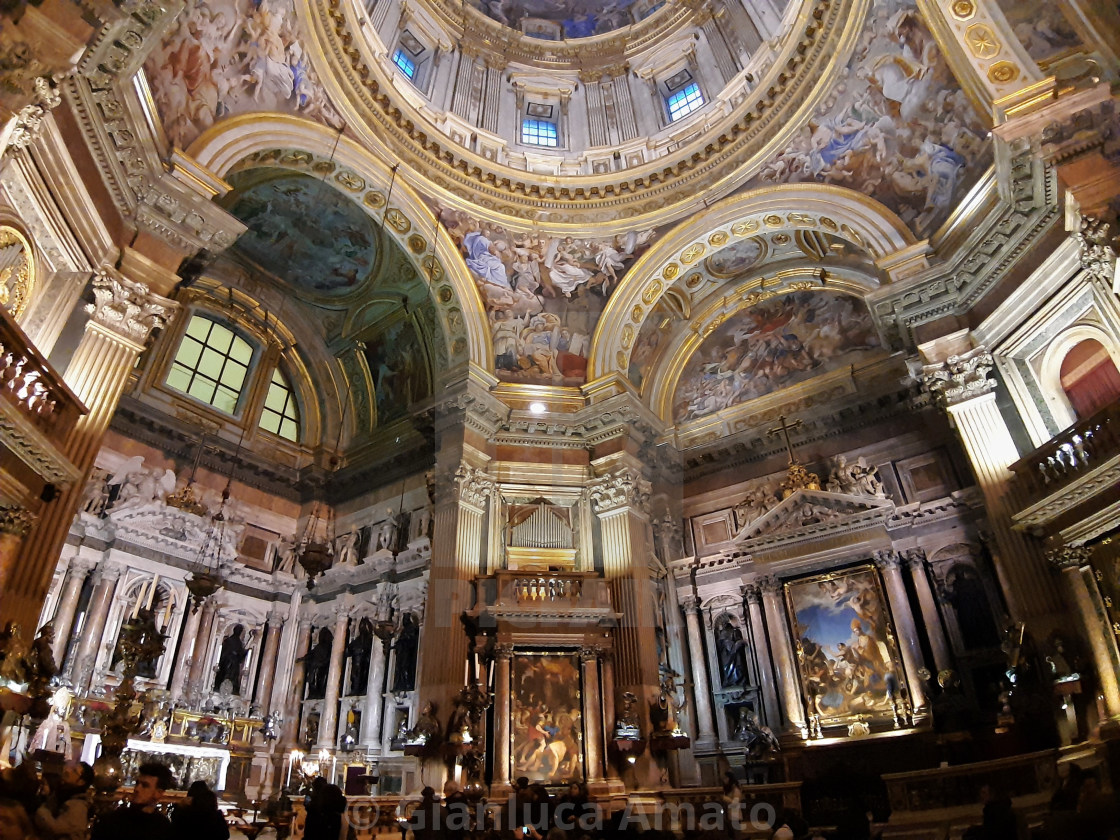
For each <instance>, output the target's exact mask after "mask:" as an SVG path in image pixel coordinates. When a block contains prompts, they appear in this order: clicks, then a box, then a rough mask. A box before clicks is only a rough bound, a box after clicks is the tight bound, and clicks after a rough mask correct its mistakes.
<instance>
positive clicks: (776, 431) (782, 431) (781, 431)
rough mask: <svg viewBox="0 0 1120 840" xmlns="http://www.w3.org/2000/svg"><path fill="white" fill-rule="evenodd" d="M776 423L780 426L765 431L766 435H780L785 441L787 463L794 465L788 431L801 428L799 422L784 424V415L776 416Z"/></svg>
mask: <svg viewBox="0 0 1120 840" xmlns="http://www.w3.org/2000/svg"><path fill="white" fill-rule="evenodd" d="M778 422H779V423H781V424H782V425H780V426H775V427H774V428H773V429H767V430H766V434H767V435H768V436H769V437H776V436H777V435H782V436H783V437H784V438H785V439H786V452H788V453H789V462H790V463H791V464H793V463H796V461H794V458H793V444H792V443H790V442H789V432H790V429H796V428H799V427H800V426H801V421H800V420H794V421H793V422H792V423H786V416H785V415H784V414H780V415H778Z"/></svg>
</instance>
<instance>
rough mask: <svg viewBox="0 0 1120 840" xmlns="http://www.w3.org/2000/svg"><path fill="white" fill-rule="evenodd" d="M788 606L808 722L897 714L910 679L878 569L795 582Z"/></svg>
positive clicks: (831, 722) (857, 569)
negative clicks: (898, 702) (896, 707)
mask: <svg viewBox="0 0 1120 840" xmlns="http://www.w3.org/2000/svg"><path fill="white" fill-rule="evenodd" d="M786 603H787V606H788V608H789V615H790V624H791V625H792V627H793V632H794V646H795V649H796V651H797V658H798V662H799V665H800V673H801V689H802V692H803V694H804V696H805V701H806V702H805V706H806V711H807V713H808V714H809V717H810V719H811V720H812V719H814V718H815V720H816V722H817V723H819V725H820V726H825V727H826V726H833V725H846V724H848V723H851V722H853V721H855V720H856V719H857V718H861V717H862V718H864V719H874V718H884V717H886V718H889V717H891V716H892V713H893V706H894V701H895V699H896V698H897V697H898V696H899V692H900V691H901V689H902V687H903V686H904V685H905V676H904V675H903V671H902V665H901V658H900V657H899V654H898V646H897V644H896V642H895V633H894V628H893V626H892V624H891V619H890V614H889V613H888V611H887V605H886V601H885V599H884V597H883V590H882V586H881V583H880V579H879V573H878V571H877V570H876V569H875V567H874V566H872V565H870V564H868V565H864V566H857V567H855V568H852V569H845V570H844V571H839V572H830V573H828V574H824V575H816V576H814V577H811V578H806V579H802V580H797V581H792V582H790V583H788V584H786Z"/></svg>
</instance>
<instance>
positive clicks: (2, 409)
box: [0, 309, 87, 493]
mask: <svg viewBox="0 0 1120 840" xmlns="http://www.w3.org/2000/svg"><path fill="white" fill-rule="evenodd" d="M86 411H87V409H86V407H85V406H84V405H82V403H81V401H80V400H79V399H78V398H77V397H76V396H75V395H74V392H73V391H71V390H70V389H69V388H68V387H67V385H66V383H65V382H63V380H62V377H61V376H60V375H59V374H58V373H57V372H56V371H55V370H54V368H53V367H51V365H50V363H49V362H47V360H46V358H45V357H44V356H42V355H41V354H40V353H39V351H38V350H37V349H36V348H35V347H34V346H33V345H32V344H31V342H30V341H29V340H28V338H27V336H26V335H24V332H23V330H21V329H20V328H19V325H18V324H17V323H16V322H15V321H14V320H13V319H12V317H11V316H10V315H9V314H8V313H7V312H5V311H4V310H3V309H0V443H3V445H4V447H6V448H7V450H8V452H9V453H10V454H11V455H12V456H14V457H15V458H16V459H18V461H19V462H22V464H23V466H24V467H26V468H27V469H26V470H23V471H22V472H23V473H24V476H23V477H21V479H22V483H23V484H24V485H25V486H27V487H28V489H29V490H30V489H34V488H33V487H32V485H33V484H34V483H35V482H34V481H33V480H32V478H31V475H30V474H29V473H28V472H27V471H28V470H29V471H30V473H34V475H35V476H37V477H38V479H39V481H40V482H42V483H44V484H54V485H56V486H59V487H64V486H66V485H68V484H71V483H72V482H74V481H76V480H77V478H78V474H77V470H76V469H75V467H74V465H73V464H72V463H71V461H70V458H69V455H68V453H67V447H68V440H69V437H70V433H71V432H72V431H73V430H74V426H75V425H76V424H77V422H78V418H79V417H81V416H82V415H83V414H85V413H86ZM17 474H18V471H17ZM35 492H36V493H38V490H36V491H35Z"/></svg>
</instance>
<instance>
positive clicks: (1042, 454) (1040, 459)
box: [1010, 403, 1120, 506]
mask: <svg viewBox="0 0 1120 840" xmlns="http://www.w3.org/2000/svg"><path fill="white" fill-rule="evenodd" d="M1117 456H1120V403H1113V404H1112V405H1109V406H1107V407H1105V408H1103V409H1101V410H1100V411H1098V412H1097V413H1096V414H1094V415H1093V416H1092V417H1090V418H1088V419H1087V420H1081V421H1079V422H1077V423H1074V424H1073V425H1072V426H1070V427H1069V428H1068V429H1065V430H1063V431H1061V432H1059V433H1058V434H1056V435H1055V436H1054V437H1053V438H1051V439H1050V440H1049V441H1047V442H1046V443H1045V444H1043V445H1042V446H1040V447H1039V448H1038V449H1036V450H1035V451H1034V452H1032V453H1031V454H1030V455H1027V456H1026V457H1024V458H1020V459H1019V460H1018V461H1016V462H1015V463H1014V464H1012V465H1011V468H1010V469H1011V471H1012V472H1013V473H1014V474H1015V477H1014V479H1013V480H1012V486H1013V487H1014V489H1015V491H1016V494H1017V496H1018V499H1019V502H1020V504H1021V505H1023V506H1026V505H1031V504H1034V503H1036V502H1039V501H1041V500H1042V499H1045V498H1047V497H1048V496H1051V495H1053V494H1055V493H1057V492H1059V491H1061V490H1064V489H1065V488H1066V487H1068V486H1069V485H1070V484H1072V483H1073V482H1075V481H1077V479H1079V478H1082V477H1083V476H1087V475H1088V474H1089V473H1091V472H1093V471H1094V470H1096V469H1097V468H1099V467H1102V466H1104V465H1105V464H1106V463H1108V462H1109V461H1110V460H1112V459H1114V458H1116V457H1117Z"/></svg>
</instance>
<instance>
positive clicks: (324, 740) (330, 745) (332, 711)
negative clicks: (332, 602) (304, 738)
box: [315, 608, 350, 750]
mask: <svg viewBox="0 0 1120 840" xmlns="http://www.w3.org/2000/svg"><path fill="white" fill-rule="evenodd" d="M349 624H350V610H349V609H346V608H343V609H341V610H340V611H339V613H338V616H337V618H335V622H334V640H333V642H332V643H331V665H330V669H329V670H328V671H327V692H326V696H325V697H324V698H323V713H322V715H321V716H320V717H319V740H318V743H316V744H315V749H317V750H322V749H328V750H333V749H334V748H335V736H336V735H337V734H338V696H339V694H338V691H339V683H340V682H341V681H342V666H343V662H344V659H345V654H346V642H347V638H346V630H347V628H348V627H349Z"/></svg>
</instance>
